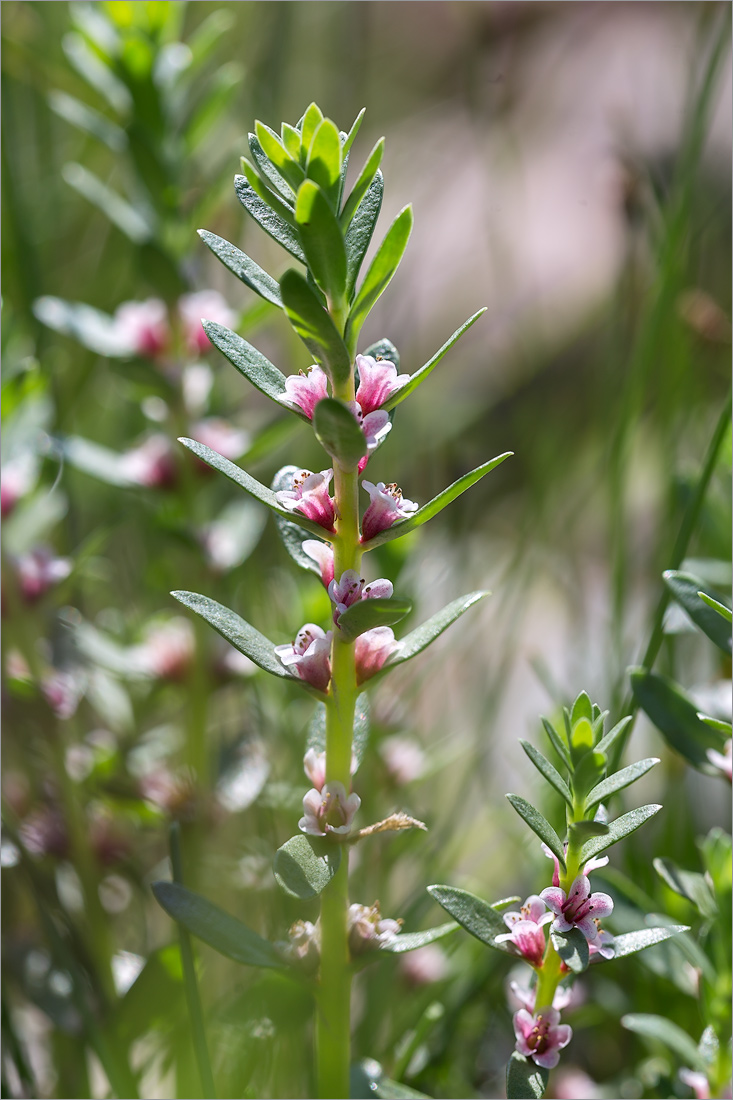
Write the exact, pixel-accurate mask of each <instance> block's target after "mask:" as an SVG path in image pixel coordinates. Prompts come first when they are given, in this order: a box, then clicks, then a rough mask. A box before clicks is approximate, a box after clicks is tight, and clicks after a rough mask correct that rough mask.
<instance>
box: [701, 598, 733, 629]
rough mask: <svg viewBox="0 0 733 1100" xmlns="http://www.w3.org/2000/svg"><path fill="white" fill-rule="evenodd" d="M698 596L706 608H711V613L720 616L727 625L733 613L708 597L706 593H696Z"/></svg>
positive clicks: (722, 604)
mask: <svg viewBox="0 0 733 1100" xmlns="http://www.w3.org/2000/svg"><path fill="white" fill-rule="evenodd" d="M698 596H699V597H700V599H701V600H702V601H703V603H705V604H707V606H708V607H712V609H713V611H716V612H717V613H718V615H721V616H722V617H723V618H724V619H725V621H726V622H727V623H729V622H730V621H731V618H733V612H731V609H730V608H729V607H726V606H725V604H724V603H719V602H718V600H714V599H713V597H712V596H708V594H707V592H698Z"/></svg>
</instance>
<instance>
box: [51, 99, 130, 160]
mask: <svg viewBox="0 0 733 1100" xmlns="http://www.w3.org/2000/svg"><path fill="white" fill-rule="evenodd" d="M48 105H49V107H50V108H51V110H52V111H53V112H54V113H55V114H57V115H58V116H59V118H63V119H64V120H65V121H66V122H69V123H71V125H72V126H76V127H77V129H79V130H83V131H84V132H85V133H87V134H92V136H93V137H96V138H98V139H99V140H100V141H103V142H104V144H105V145H106V146H107V147H108V148H110V149H111V150H112V151H113V152H114V153H121V152H123V150H124V149H125V148H126V146H127V135H126V134H125V131H124V130H123V129H122V127H121V126H117V124H116V123H114V122H112V121H111V120H110V119H108V118H106V117H105V115H103V114H101V113H100V112H99V111H95V110H93V109H92V108H91V107H88V106H87V104H86V103H82V101H81V100H80V99H75V98H74V96H70V95H67V94H66V92H50V93H49V96H48Z"/></svg>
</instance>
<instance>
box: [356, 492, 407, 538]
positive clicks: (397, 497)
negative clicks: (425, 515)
mask: <svg viewBox="0 0 733 1100" xmlns="http://www.w3.org/2000/svg"><path fill="white" fill-rule="evenodd" d="M362 487H363V488H364V489H366V491H367V492H368V493H369V504H368V506H367V510H366V512H365V513H364V516H363V518H362V521H361V541H362V542H369V539H373V538H374V536H375V535H378V534H379V532H380V531H386V529H387V528H388V527H391V526H392V524H393V523H395V522H396V521H397V520H398V519H407V518H408V516H411V515H412V514H413V513H414V512H416V511H417V509H418V505H417V504H415V502H414V501H412V500H407V499H406V498H405V497H403V495H402V490H401V489H400V487H399V485H395V483H394V482H392V483H391V484H390V485H385V484H384V482H383V481H378V482H377V484H376V485H374V484H373V483H372V482H371V481H363V482H362Z"/></svg>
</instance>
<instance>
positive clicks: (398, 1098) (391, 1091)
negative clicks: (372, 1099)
mask: <svg viewBox="0 0 733 1100" xmlns="http://www.w3.org/2000/svg"><path fill="white" fill-rule="evenodd" d="M373 1095H374V1096H377V1097H378V1098H379V1100H429V1097H428V1096H426V1094H425V1093H424V1092H417V1090H416V1089H411V1088H409V1086H407V1085H403V1084H401V1083H400V1082H399V1081H393V1080H392V1078H391V1077H381V1078H380V1079H379V1082H378V1084H377V1086H376V1090H375V1092H374V1094H373Z"/></svg>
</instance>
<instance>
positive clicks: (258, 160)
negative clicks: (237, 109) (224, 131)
mask: <svg viewBox="0 0 733 1100" xmlns="http://www.w3.org/2000/svg"><path fill="white" fill-rule="evenodd" d="M298 141H300V135H299V136H298ZM247 144H248V145H249V151H250V154H251V156H252V160H253V161H254V164H255V168H256V169H257V171H258V172H259V173H260V175H261V176H262V177H263V179H264V180H265V181H266V182H267V183H268V184H269V185H270V187H271V188H272V189H273V190H274V191H277V193H278V194H279V196H280V198H281V199H282V200H283V201H284V203H285V205H286V206H289V207H293V206H294V205H295V191H294V190H293V188H292V187H291V186H290V184H289V183H288V182H287V180H284V179H283V177H282V176H281V175H280V173H279V172H278V170H277V168H275V166H274V164H273V163H272V161H270V160H269V158H268V157H267V155H266V154H265V150H264V149H263V148H262V146H261V145H260V143H259V141H258V140H257V136H256V135H255V134H249V136H248V139H247ZM300 178H301V179H302V178H303V177H302V176H301V177H300ZM296 190H297V188H296Z"/></svg>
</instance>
